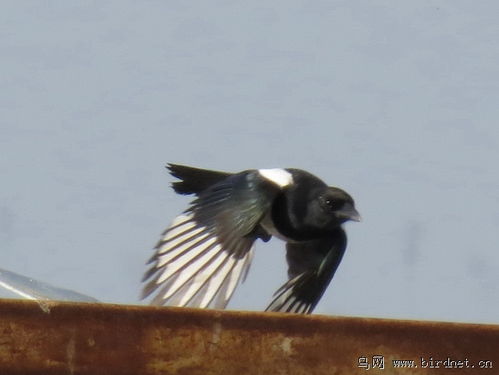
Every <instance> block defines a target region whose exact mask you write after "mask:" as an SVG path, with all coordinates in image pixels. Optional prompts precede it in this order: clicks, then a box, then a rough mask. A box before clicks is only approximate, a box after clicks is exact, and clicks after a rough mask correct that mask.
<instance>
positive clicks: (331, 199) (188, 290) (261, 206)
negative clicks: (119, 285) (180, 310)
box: [142, 164, 360, 314]
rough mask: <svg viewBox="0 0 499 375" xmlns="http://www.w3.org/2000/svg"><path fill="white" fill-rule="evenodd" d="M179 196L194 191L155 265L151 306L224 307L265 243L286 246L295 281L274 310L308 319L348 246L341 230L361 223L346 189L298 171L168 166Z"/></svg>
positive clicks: (146, 292)
mask: <svg viewBox="0 0 499 375" xmlns="http://www.w3.org/2000/svg"><path fill="white" fill-rule="evenodd" d="M167 168H168V169H169V171H170V174H171V175H172V176H173V177H175V178H177V179H179V180H180V181H176V182H173V183H172V188H173V189H174V190H175V192H177V193H178V194H184V195H189V194H194V195H195V199H194V200H193V201H192V202H191V204H190V206H189V208H188V209H187V210H185V211H184V212H183V213H182V214H180V215H179V216H177V217H176V218H175V219H174V220H173V222H172V224H171V225H170V227H169V228H168V229H166V230H165V231H164V232H163V234H162V237H161V239H160V240H159V242H158V243H157V245H156V247H155V253H154V254H153V256H152V257H151V258H150V260H149V262H148V263H147V264H150V265H151V266H150V269H149V270H148V271H147V272H146V273H145V274H144V277H143V279H142V282H147V283H146V284H145V286H144V288H143V291H142V299H144V298H147V297H148V296H150V295H152V294H154V298H152V301H151V304H153V305H170V306H184V307H201V308H206V307H210V308H216V309H223V308H225V307H226V305H227V303H228V302H229V300H230V298H231V296H232V294H233V293H234V290H235V288H236V286H237V285H238V284H239V283H240V282H242V281H244V279H245V278H246V275H247V273H248V270H249V268H250V264H251V260H252V258H253V251H254V247H255V246H254V244H255V242H256V240H257V239H261V240H263V241H264V242H267V241H268V240H269V239H270V238H271V237H272V236H276V237H277V238H280V239H282V240H284V241H286V259H287V263H288V278H289V280H288V281H287V282H286V283H285V284H284V285H282V286H281V287H280V288H279V289H278V290H277V291H276V292H275V294H274V296H273V300H272V302H271V303H270V305H269V306H268V307H267V309H266V311H280V312H294V313H304V314H308V313H311V312H312V311H313V309H314V308H315V306H316V305H317V303H318V302H319V300H320V298H321V297H322V295H323V293H324V291H325V290H326V288H327V286H328V285H329V283H330V281H331V279H332V277H333V275H334V273H335V271H336V269H337V268H338V265H339V263H340V261H341V259H342V257H343V254H344V252H345V249H346V246H347V238H346V235H345V231H344V230H343V229H342V227H341V225H342V224H343V223H344V222H346V221H348V220H353V221H360V215H359V213H358V212H357V210H356V209H355V204H354V200H353V199H352V197H351V196H350V195H349V194H348V193H347V192H345V191H343V190H341V189H339V188H337V187H330V186H328V185H326V183H324V182H323V181H322V180H320V179H319V178H317V177H316V176H314V175H312V174H310V173H308V172H306V171H304V170H301V169H294V168H286V169H281V168H275V169H250V170H246V171H243V172H240V173H227V172H219V171H212V170H207V169H199V168H193V167H188V166H183V165H178V164H168V165H167Z"/></svg>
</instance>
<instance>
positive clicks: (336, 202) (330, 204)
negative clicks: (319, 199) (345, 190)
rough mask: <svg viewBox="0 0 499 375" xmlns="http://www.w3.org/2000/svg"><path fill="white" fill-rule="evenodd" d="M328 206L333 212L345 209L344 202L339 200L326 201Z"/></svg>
mask: <svg viewBox="0 0 499 375" xmlns="http://www.w3.org/2000/svg"><path fill="white" fill-rule="evenodd" d="M326 204H327V206H328V207H329V208H330V209H331V210H333V211H335V210H339V209H340V208H341V207H343V202H342V201H340V200H337V199H326Z"/></svg>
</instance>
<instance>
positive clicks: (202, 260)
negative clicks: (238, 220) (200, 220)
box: [144, 213, 253, 309]
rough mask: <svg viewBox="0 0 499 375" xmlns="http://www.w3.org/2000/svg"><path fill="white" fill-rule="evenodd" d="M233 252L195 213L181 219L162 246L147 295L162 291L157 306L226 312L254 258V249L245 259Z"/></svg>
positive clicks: (145, 292) (169, 230) (168, 233)
mask: <svg viewBox="0 0 499 375" xmlns="http://www.w3.org/2000/svg"><path fill="white" fill-rule="evenodd" d="M229 250H230V249H224V248H223V246H222V244H221V243H220V242H219V240H218V238H217V237H216V235H215V234H214V233H213V232H212V231H210V230H209V229H208V228H206V227H204V226H200V225H199V224H197V223H196V221H195V220H194V217H193V215H192V213H184V214H182V215H180V216H178V217H177V218H175V220H174V221H173V223H172V225H171V226H170V227H169V228H168V229H167V230H166V231H165V232H164V233H163V237H162V239H161V240H160V242H159V244H158V248H157V252H156V256H155V257H154V258H153V259H154V260H155V264H154V265H153V268H152V270H151V271H150V273H148V276H147V278H149V277H151V276H152V275H155V276H154V277H153V278H152V280H151V281H150V282H149V284H148V285H146V287H145V289H144V294H145V295H148V294H150V293H152V292H153V291H154V290H156V289H158V288H161V289H160V290H159V291H158V292H157V294H156V296H155V297H154V299H153V300H152V303H153V304H157V305H164V304H167V305H170V306H190V307H201V308H205V307H213V308H219V309H222V308H225V306H226V305H227V303H228V301H229V299H230V298H231V297H232V294H233V293H234V290H235V288H236V287H237V285H238V284H239V282H240V281H241V279H242V278H243V277H244V276H245V274H246V272H247V270H248V268H249V266H250V263H251V260H252V257H253V247H252V248H251V249H250V250H249V251H248V252H247V253H246V254H244V256H243V257H242V258H238V257H235V256H233V255H231V254H230V251H229Z"/></svg>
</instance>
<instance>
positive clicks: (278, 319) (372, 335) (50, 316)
mask: <svg viewBox="0 0 499 375" xmlns="http://www.w3.org/2000/svg"><path fill="white" fill-rule="evenodd" d="M381 356H382V357H381ZM394 360H395V361H396V360H408V361H414V362H413V363H412V365H413V366H417V367H413V368H403V367H398V366H401V365H404V366H409V365H411V362H403V363H402V362H399V363H398V364H397V362H393V361H394ZM438 361H442V362H438ZM445 361H447V362H445ZM381 366H383V367H384V369H383V370H382V369H380V367H381ZM437 366H438V367H437ZM445 366H447V367H449V366H453V367H454V369H451V368H446V367H445ZM472 366H473V367H472ZM460 367H461V368H460ZM366 368H369V373H370V374H372V373H380V374H381V373H382V374H449V373H450V374H453V373H456V374H462V375H465V374H494V375H495V374H499V325H475V324H457V323H441V322H420V321H400V320H385V319H367V318H346V317H326V316H318V315H312V316H298V315H285V314H273V313H272V314H271V313H254V312H234V311H214V310H197V309H181V308H156V307H149V306H122V305H108V304H86V303H67V302H66V303H62V302H50V303H46V304H39V303H36V302H32V301H22V300H0V374H1V375H7V374H27V375H30V374H44V375H50V374H92V375H97V374H119V375H124V374H151V375H153V374H154V375H156V374H186V375H198V374H199V375H210V374H224V375H231V374H237V375H243V374H244V375H246V374H249V375H252V374H272V375H273V374H307V375H309V374H318V375H320V374H327V375H332V374H362V373H364V372H365V371H366Z"/></svg>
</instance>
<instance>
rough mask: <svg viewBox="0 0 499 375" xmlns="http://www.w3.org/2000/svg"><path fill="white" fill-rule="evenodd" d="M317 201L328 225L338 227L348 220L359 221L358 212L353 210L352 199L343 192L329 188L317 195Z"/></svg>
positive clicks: (335, 188)
mask: <svg viewBox="0 0 499 375" xmlns="http://www.w3.org/2000/svg"><path fill="white" fill-rule="evenodd" d="M318 200H319V206H320V208H321V210H322V212H323V214H325V216H326V217H328V222H329V224H330V225H333V226H334V225H340V224H343V223H344V222H346V221H348V220H352V221H360V220H361V216H360V214H359V212H358V211H357V210H356V209H355V203H354V201H353V198H352V197H351V196H350V195H349V194H348V193H347V192H346V191H344V190H341V189H339V188H337V187H331V186H329V187H327V188H326V189H324V191H323V192H322V193H321V194H319V197H318Z"/></svg>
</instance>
